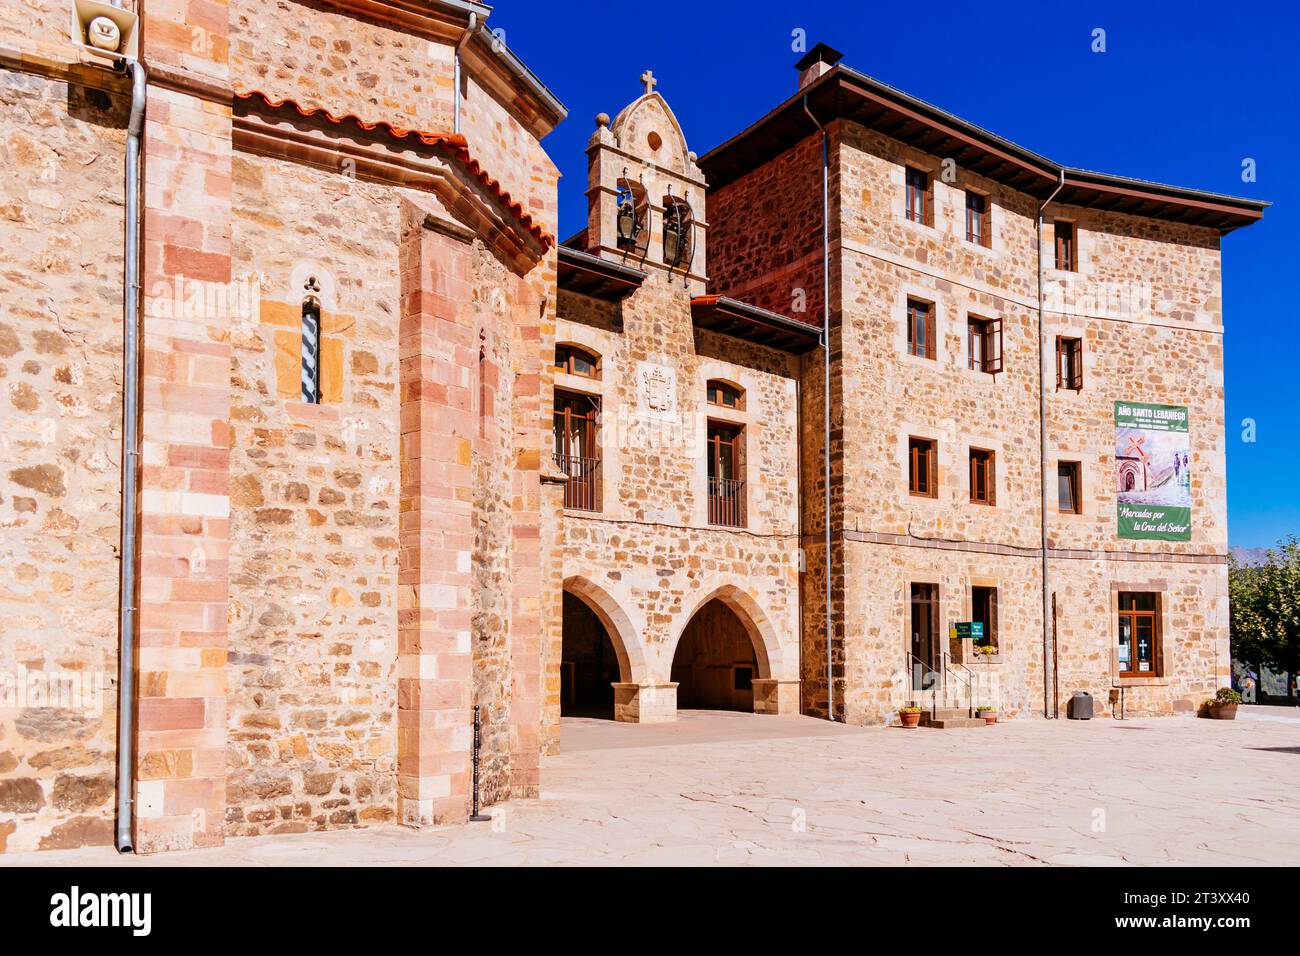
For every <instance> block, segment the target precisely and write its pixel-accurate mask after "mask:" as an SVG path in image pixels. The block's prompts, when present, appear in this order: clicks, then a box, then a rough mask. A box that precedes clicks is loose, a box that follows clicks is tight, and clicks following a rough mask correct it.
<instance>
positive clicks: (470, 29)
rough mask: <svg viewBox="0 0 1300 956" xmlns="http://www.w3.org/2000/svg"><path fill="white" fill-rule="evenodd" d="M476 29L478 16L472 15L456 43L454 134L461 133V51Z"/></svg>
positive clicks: (453, 83) (453, 65) (453, 70)
mask: <svg viewBox="0 0 1300 956" xmlns="http://www.w3.org/2000/svg"><path fill="white" fill-rule="evenodd" d="M476 29H478V14H477V13H471V14H470V15H469V23H467V24H466V25H465V32H464V33H462V34H461V37H460V40H458V41H457V43H456V53H455V56H454V57H453V58H452V59H453V63H452V88H453V90H454V92H453V94H452V95H453V96H454V97H455V100H456V102H455V105H454V106H453V107H452V119H451V123H452V132H455V133H459V132H460V51H461V50H463V49H465V44H466V43H468V42H469V38H470V37H472V36H473V35H474V31H475V30H476Z"/></svg>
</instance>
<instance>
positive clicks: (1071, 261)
mask: <svg viewBox="0 0 1300 956" xmlns="http://www.w3.org/2000/svg"><path fill="white" fill-rule="evenodd" d="M1062 232H1064V233H1065V235H1062ZM1052 237H1053V241H1054V243H1055V247H1056V268H1057V269H1059V270H1061V271H1062V272H1078V271H1079V230H1078V228H1076V226H1075V224H1074V223H1073V222H1072V221H1071V220H1069V219H1057V220H1056V221H1055V222H1053V223H1052Z"/></svg>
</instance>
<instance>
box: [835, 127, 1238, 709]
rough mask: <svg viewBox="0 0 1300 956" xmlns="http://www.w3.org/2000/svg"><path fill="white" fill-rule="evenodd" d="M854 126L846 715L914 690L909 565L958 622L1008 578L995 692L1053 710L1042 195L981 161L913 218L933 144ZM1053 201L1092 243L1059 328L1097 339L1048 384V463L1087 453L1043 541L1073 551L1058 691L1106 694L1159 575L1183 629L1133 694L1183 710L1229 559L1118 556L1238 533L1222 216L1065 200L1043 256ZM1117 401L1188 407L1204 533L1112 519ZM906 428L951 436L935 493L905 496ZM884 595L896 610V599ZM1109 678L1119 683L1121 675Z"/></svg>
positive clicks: (847, 239)
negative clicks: (1143, 595) (1142, 601)
mask: <svg viewBox="0 0 1300 956" xmlns="http://www.w3.org/2000/svg"><path fill="white" fill-rule="evenodd" d="M844 139H845V144H844V148H843V149H842V150H841V151H840V153H839V154H838V159H839V162H840V167H841V174H842V177H843V179H842V184H841V197H842V202H843V210H844V213H843V219H842V237H841V238H842V245H841V255H842V257H843V258H842V261H843V269H844V273H843V276H844V278H843V286H842V288H843V295H844V311H843V325H842V328H843V332H844V336H845V339H844V341H845V349H844V354H843V357H842V363H841V365H840V368H841V369H842V374H843V384H844V393H845V395H846V396H848V399H847V401H846V404H845V431H844V442H845V461H846V462H848V463H850V465H849V466H848V467H846V469H845V474H844V479H843V482H844V495H845V501H846V508H845V528H846V535H847V537H848V538H849V539H850V540H849V542H848V543H847V544H846V547H847V548H848V549H849V551H850V554H851V558H850V576H849V579H848V581H847V583H846V595H847V602H848V604H847V607H846V625H847V627H848V630H847V632H846V636H845V644H846V649H845V654H846V659H847V662H848V674H847V675H846V678H847V685H848V701H847V703H848V706H849V713H848V716H849V719H850V720H853V721H856V722H875V721H878V720H887V719H889V717H890V712H891V710H892V709H893V708H894V707H896V706H897V705H898V704H899V703H900V702H901V697H905V696H906V694H902V695H900V694H898V693H888V692H887V690H890V691H892V690H896V689H897V687H898V683H899V681H898V679H897V678H896V677H891V676H890V675H891V674H897V673H899V672H900V661H901V660H902V659H903V658H904V657H905V654H906V651H907V649H908V645H909V643H910V641H909V640H908V635H907V634H906V631H907V629H908V624H907V621H908V593H907V585H908V583H909V582H930V583H936V584H939V585H940V617H941V621H942V623H943V625H944V629H945V631H946V626H947V624H948V623H951V622H953V621H957V620H969V619H970V618H969V615H970V600H971V596H970V589H971V586H972V585H973V584H980V585H984V586H995V587H997V588H998V597H999V638H1000V641H999V643H1000V653H999V654H998V655H997V657H996V658H994V659H992V660H987V659H985V658H983V657H981V658H979V659H978V660H979V665H976V666H977V669H982V670H983V671H984V672H986V673H989V674H991V675H992V674H996V675H999V676H998V677H997V680H996V693H997V695H998V700H997V701H996V702H997V703H998V704H999V705H1000V706H1001V707H1002V708H1003V709H1004V711H1005V712H1006V713H1008V714H1016V713H1020V712H1036V711H1040V710H1041V707H1042V704H1041V699H1042V693H1043V691H1042V687H1043V683H1042V680H1043V674H1042V610H1041V597H1040V594H1041V576H1040V573H1039V566H1038V562H1039V560H1040V559H1039V557H1038V548H1039V544H1040V540H1041V538H1040V513H1041V512H1040V507H1041V506H1040V503H1039V494H1040V490H1039V472H1038V469H1039V463H1038V451H1039V450H1038V424H1037V423H1038V408H1037V403H1038V397H1037V376H1038V374H1039V364H1038V362H1039V356H1038V339H1037V335H1038V327H1037V314H1036V306H1037V302H1036V275H1035V269H1036V258H1035V249H1034V223H1033V215H1034V213H1035V208H1036V207H1035V206H1034V204H1033V202H1032V200H1030V198H1029V197H1026V196H1022V195H1018V194H1015V193H1011V192H1009V191H1008V190H1005V189H1003V188H1000V187H998V186H997V184H995V183H991V182H988V181H984V180H981V179H979V178H978V177H966V176H964V175H959V178H958V180H957V181H956V182H954V183H952V184H948V183H945V182H944V181H943V180H942V177H940V176H938V175H935V177H934V184H933V189H934V192H935V200H934V210H935V211H934V225H933V226H927V225H922V224H917V223H912V222H908V221H907V220H906V218H905V217H904V216H903V214H902V206H903V193H904V189H903V174H904V163H911V164H913V165H917V166H920V167H922V168H926V169H929V170H931V171H932V172H933V173H936V174H937V173H938V171H939V167H938V162H937V160H936V159H935V158H933V157H927V156H925V155H923V154H919V153H916V152H915V151H914V150H911V149H910V148H907V147H904V146H902V145H901V144H898V143H896V142H894V141H892V140H889V139H887V138H885V137H882V136H880V135H879V134H876V133H873V132H867V131H863V130H860V129H858V128H857V127H854V126H852V125H850V126H848V127H847V129H846V131H845V136H844ZM967 186H971V187H973V188H976V189H979V190H981V191H985V192H987V193H989V194H990V195H991V196H992V210H993V212H992V241H991V243H990V246H989V248H983V247H980V246H977V245H975V244H973V243H970V242H967V241H966V239H965V235H964V231H963V230H964V220H963V217H962V211H963V208H964V207H963V190H964V189H965V188H966V187H967ZM1053 216H1060V217H1062V218H1070V219H1072V220H1074V221H1075V222H1076V228H1077V230H1078V235H1079V246H1080V250H1081V254H1080V271H1079V272H1078V273H1077V274H1074V273H1062V272H1058V271H1057V270H1054V269H1050V268H1049V270H1048V281H1049V284H1050V283H1055V284H1056V286H1057V287H1058V288H1059V290H1060V291H1054V290H1052V289H1051V288H1050V287H1049V293H1048V296H1049V298H1048V302H1049V310H1050V311H1049V313H1048V316H1047V332H1046V334H1047V341H1048V342H1049V343H1052V344H1054V337H1055V335H1056V334H1058V333H1064V334H1079V335H1080V336H1081V337H1083V338H1084V339H1085V355H1086V358H1085V365H1086V373H1085V385H1084V389H1083V391H1082V392H1081V393H1077V394H1076V393H1074V392H1066V391H1060V392H1058V391H1056V390H1055V389H1054V388H1051V386H1052V385H1054V377H1053V378H1051V379H1049V421H1048V430H1049V436H1048V439H1049V459H1050V460H1049V462H1048V467H1049V473H1050V474H1051V475H1053V476H1054V475H1055V461H1056V459H1057V458H1066V459H1071V460H1073V459H1077V460H1081V461H1083V462H1084V501H1085V505H1084V513H1083V514H1082V515H1078V516H1075V515H1061V514H1059V513H1057V512H1056V510H1055V507H1056V501H1055V496H1054V489H1055V486H1054V485H1053V486H1052V487H1053V497H1052V499H1051V509H1052V510H1051V511H1050V512H1049V516H1048V517H1049V527H1050V529H1051V538H1050V544H1051V547H1053V548H1054V549H1068V550H1069V551H1070V552H1071V553H1070V554H1068V555H1067V554H1059V555H1057V556H1056V558H1054V560H1053V561H1052V574H1053V576H1054V581H1053V590H1055V591H1056V593H1057V595H1058V605H1057V622H1058V627H1059V629H1060V632H1061V634H1062V638H1061V646H1060V648H1059V653H1058V657H1057V660H1056V662H1055V667H1056V669H1057V670H1058V673H1059V675H1060V676H1059V679H1060V683H1061V687H1060V691H1059V693H1060V696H1061V699H1062V703H1061V706H1062V707H1064V699H1065V698H1066V697H1068V693H1069V692H1072V690H1073V689H1088V690H1090V691H1091V692H1092V693H1093V695H1094V697H1100V698H1101V703H1102V704H1103V709H1104V707H1105V706H1106V703H1105V702H1106V701H1107V700H1108V696H1109V695H1108V690H1109V687H1110V686H1111V684H1112V676H1113V675H1112V673H1111V657H1112V654H1111V652H1110V650H1109V648H1110V647H1111V646H1112V644H1113V643H1114V639H1115V638H1114V627H1115V625H1114V624H1113V619H1114V611H1115V608H1114V607H1113V606H1112V603H1113V602H1112V594H1113V593H1115V592H1117V591H1118V590H1120V589H1123V588H1130V589H1150V590H1160V591H1165V592H1166V598H1165V601H1166V604H1167V606H1168V608H1169V613H1168V615H1167V618H1168V624H1169V628H1170V630H1169V631H1167V634H1166V642H1167V645H1168V653H1167V655H1166V657H1165V662H1164V666H1165V668H1166V674H1167V675H1168V676H1167V677H1166V678H1162V679H1160V680H1159V681H1158V682H1156V681H1148V682H1143V685H1142V687H1141V689H1140V690H1139V691H1136V692H1135V693H1134V694H1133V695H1132V696H1131V697H1130V698H1129V701H1128V703H1129V707H1130V710H1135V709H1136V710H1154V711H1169V710H1172V709H1174V708H1180V709H1186V708H1187V707H1188V706H1189V701H1190V700H1191V699H1192V698H1193V697H1195V696H1196V695H1198V694H1201V695H1204V694H1206V693H1209V692H1211V691H1212V689H1213V687H1214V685H1215V683H1216V679H1217V676H1221V675H1218V674H1217V671H1218V670H1220V669H1222V668H1221V667H1218V666H1216V664H1215V658H1216V654H1217V653H1218V652H1219V650H1220V648H1221V645H1222V643H1223V636H1222V628H1224V627H1226V613H1224V614H1220V610H1221V609H1220V602H1219V597H1218V592H1219V591H1220V590H1221V588H1220V585H1219V583H1218V578H1219V577H1220V576H1221V573H1222V565H1221V564H1211V565H1200V564H1187V563H1173V564H1167V565H1152V564H1150V563H1145V562H1144V563H1137V562H1133V561H1125V560H1123V559H1124V558H1125V556H1126V555H1130V554H1133V553H1163V554H1196V555H1202V556H1209V555H1221V554H1222V553H1223V551H1224V550H1225V546H1226V535H1225V534H1224V531H1223V527H1222V524H1223V513H1224V507H1225V489H1224V486H1223V458H1222V452H1223V448H1222V430H1223V414H1222V400H1223V394H1222V353H1221V342H1220V341H1219V336H1218V334H1217V327H1218V324H1219V323H1218V315H1217V311H1218V299H1217V287H1218V281H1219V277H1218V261H1217V237H1216V236H1215V235H1214V234H1213V233H1211V232H1210V231H1208V230H1197V229H1194V228H1191V227H1182V226H1173V225H1169V224H1159V223H1153V222H1151V221H1146V220H1138V219H1135V218H1133V217H1120V216H1116V215H1113V214H1112V215H1107V216H1097V215H1089V214H1087V213H1086V212H1085V211H1081V210H1077V209H1071V208H1068V207H1067V208H1055V207H1054V208H1053V209H1051V210H1049V214H1048V224H1047V227H1046V232H1045V234H1046V237H1047V238H1046V240H1045V244H1046V247H1047V248H1048V250H1049V256H1050V250H1051V238H1050V237H1051V228H1052V227H1051V220H1052V218H1053ZM1051 264H1052V263H1050V261H1049V266H1050V265H1051ZM909 296H911V297H915V298H918V299H921V300H924V301H926V302H929V303H932V305H933V310H934V314H935V315H936V317H937V321H938V332H939V339H938V347H937V350H936V356H935V358H934V359H926V358H918V357H915V356H912V355H909V354H907V347H906V338H905V325H904V316H905V309H906V302H907V299H908V297H909ZM1054 304H1056V305H1057V306H1058V308H1056V309H1052V308H1051V306H1052V305H1054ZM972 315H973V316H978V317H983V318H992V319H999V320H1001V322H1002V328H1003V354H1004V370H1003V371H1002V372H1001V373H999V374H997V375H990V374H986V373H984V372H981V371H977V370H972V369H970V368H969V363H968V358H969V356H968V354H967V345H968V340H967V335H966V322H967V318H968V316H972ZM1075 330H1078V331H1075ZM1051 347H1052V345H1050V344H1049V348H1051ZM1049 358H1050V354H1049ZM1119 399H1127V400H1134V401H1148V402H1163V403H1167V404H1179V405H1188V406H1189V407H1190V408H1191V416H1192V422H1193V435H1192V448H1193V464H1192V467H1193V469H1194V474H1195V475H1196V480H1195V481H1194V485H1195V488H1194V499H1195V501H1194V516H1195V517H1194V523H1195V527H1196V531H1195V534H1194V537H1193V541H1192V542H1190V543H1187V544H1182V543H1163V542H1129V541H1123V542H1121V541H1120V540H1119V539H1118V538H1117V535H1116V523H1115V517H1114V514H1115V499H1114V491H1113V481H1114V479H1113V477H1112V472H1113V468H1114V464H1113V453H1114V452H1113V445H1114V424H1113V405H1114V402H1115V401H1116V400H1119ZM1198 422H1199V423H1200V427H1199V429H1198V427H1197V423H1198ZM909 436H917V437H924V438H929V439H933V440H936V441H937V442H938V475H939V482H938V491H937V494H936V496H935V497H934V498H933V499H930V498H919V497H916V496H913V495H910V494H909V493H908V488H907V439H908V437H909ZM971 447H977V448H981V449H988V450H992V451H994V452H995V454H996V479H995V485H996V491H997V497H996V502H995V504H994V505H992V506H990V505H983V504H976V503H972V502H971V501H970V490H969V467H968V460H967V456H968V453H969V449H970V448H971ZM1076 550H1078V551H1081V552H1085V553H1081V554H1075V553H1074V551H1076ZM971 552H973V554H972V553H971ZM1054 553H1055V552H1054ZM1157 568H1158V570H1156V569H1157ZM1153 572H1154V573H1153ZM1085 582H1087V583H1086V584H1085ZM1138 585H1141V587H1138ZM1192 595H1196V596H1197V597H1196V598H1195V600H1199V601H1200V602H1202V603H1203V605H1204V606H1205V608H1206V609H1207V610H1206V611H1205V612H1204V614H1203V615H1194V614H1191V613H1190V608H1189V607H1188V605H1187V604H1186V603H1185V602H1188V601H1189V600H1193V599H1192V597H1191V596H1192ZM882 608H892V609H893V610H892V612H890V613H889V614H887V615H884V616H883V618H882V615H881V614H880V610H881V609H882ZM1211 609H1213V610H1211ZM1222 610H1225V611H1226V609H1222ZM1216 616H1218V617H1219V620H1218V622H1217V624H1216V623H1215V622H1214V619H1215V617H1216ZM891 621H892V622H897V623H891ZM1216 627H1217V628H1218V629H1219V630H1216ZM944 643H945V644H946V643H947V642H946V641H945V642H944ZM946 649H949V650H950V651H951V652H952V653H953V654H954V656H955V659H956V660H958V661H961V660H963V651H964V650H968V649H963V648H962V647H961V646H960V644H957V645H956V646H953V647H951V648H946ZM1223 658H1224V661H1225V662H1226V654H1224V655H1223ZM969 661H970V658H969V656H967V657H966V663H967V664H968V665H969ZM1049 666H1051V665H1050V664H1049ZM1224 666H1226V664H1225V665H1224ZM950 683H951V682H950ZM1113 683H1115V684H1117V685H1118V684H1119V683H1121V681H1119V679H1118V677H1117V675H1114V680H1113Z"/></svg>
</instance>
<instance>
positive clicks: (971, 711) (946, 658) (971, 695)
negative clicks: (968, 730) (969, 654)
mask: <svg viewBox="0 0 1300 956" xmlns="http://www.w3.org/2000/svg"><path fill="white" fill-rule="evenodd" d="M950 663H951V664H952V665H953V666H954V667H960V668H961V669H962V670H964V671H965V672H966V673H967V674H968V675H970V676H969V679H967V678H965V677H962V676H961V675H960V674H957V673H955V672H954V674H953V676H954V677H956V678H957V680H959V681H961V682H962V683H963V684H965V685H966V713H967V715H968V716H970V717H974V716H975V674H974V672H972V671H971V669H970V668H969V667H967V666H966V665H965V664H963V663H962V662H961V661H954V660H953V659H952V655H951V654H949V653H947V652H944V655H943V672H944V683H945V685H946V684H947V676H948V665H949V664H950Z"/></svg>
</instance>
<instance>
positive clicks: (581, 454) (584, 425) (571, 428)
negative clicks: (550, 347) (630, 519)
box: [554, 389, 601, 511]
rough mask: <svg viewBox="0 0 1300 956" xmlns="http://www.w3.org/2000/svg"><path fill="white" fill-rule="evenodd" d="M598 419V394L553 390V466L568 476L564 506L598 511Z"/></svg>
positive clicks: (599, 488)
mask: <svg viewBox="0 0 1300 956" xmlns="http://www.w3.org/2000/svg"><path fill="white" fill-rule="evenodd" d="M599 419H600V399H599V397H597V396H595V395H582V394H579V393H577V392H565V391H562V390H560V389H556V390H555V405H554V433H555V465H556V467H557V468H559V470H560V471H561V472H563V473H564V474H565V475H566V476H567V477H568V482H567V483H566V484H565V487H564V507H566V508H571V509H575V510H578V511H599V510H600V505H601V485H600V448H599V445H598V443H597V437H598V427H599Z"/></svg>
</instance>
